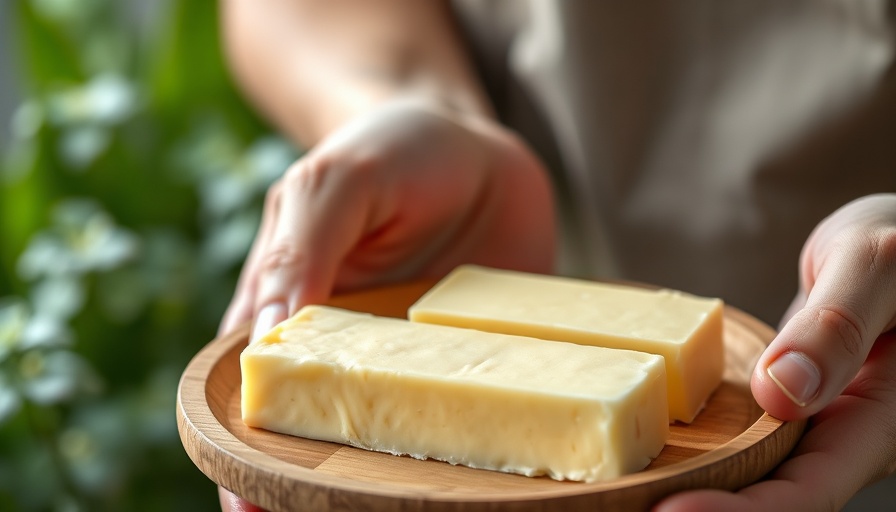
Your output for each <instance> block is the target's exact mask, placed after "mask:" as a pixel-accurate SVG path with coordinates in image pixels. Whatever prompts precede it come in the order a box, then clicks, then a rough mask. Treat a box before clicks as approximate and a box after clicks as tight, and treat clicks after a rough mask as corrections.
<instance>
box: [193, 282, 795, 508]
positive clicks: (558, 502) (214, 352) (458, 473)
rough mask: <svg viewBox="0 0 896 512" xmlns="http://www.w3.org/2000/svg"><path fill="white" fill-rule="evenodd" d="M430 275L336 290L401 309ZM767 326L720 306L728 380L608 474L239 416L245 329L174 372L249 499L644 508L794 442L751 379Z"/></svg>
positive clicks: (376, 307) (204, 440) (361, 307)
mask: <svg viewBox="0 0 896 512" xmlns="http://www.w3.org/2000/svg"><path fill="white" fill-rule="evenodd" d="M432 284H433V283H432V282H418V283H412V284H408V285H401V286H392V287H387V288H381V289H377V290H371V291H366V292H360V293H355V294H351V295H345V296H342V297H337V298H335V299H334V300H333V301H332V302H331V304H332V305H335V306H339V307H344V308H346V309H353V310H357V311H367V312H370V313H374V314H378V315H384V316H395V317H404V316H405V314H406V311H407V308H408V306H409V305H410V304H412V303H413V302H414V301H415V300H416V299H417V298H418V297H420V295H422V294H423V292H424V291H426V290H427V289H429V287H430V286H431V285H432ZM773 335H774V332H773V331H772V329H771V328H769V327H768V326H766V325H765V324H763V323H761V322H759V321H758V320H756V319H754V318H752V317H750V316H749V315H747V314H745V313H743V312H740V311H738V310H736V309H734V308H730V307H728V308H726V310H725V330H724V336H725V348H726V371H725V376H724V382H723V383H722V385H721V386H720V387H719V389H718V390H717V391H716V392H715V393H714V394H713V396H712V397H711V398H710V401H709V403H708V404H707V406H706V408H705V409H704V410H703V412H702V413H700V415H699V416H698V417H697V419H696V421H695V422H694V423H692V424H690V425H680V424H675V425H672V427H671V435H670V439H669V442H668V443H667V444H666V447H665V448H664V449H663V451H662V452H661V453H660V455H659V457H658V458H657V459H656V460H654V461H653V463H652V464H651V465H650V466H648V467H647V468H646V469H645V470H643V471H641V472H639V473H635V474H632V475H627V476H624V477H621V478H618V479H616V480H612V481H610V482H600V483H593V484H585V483H577V482H557V481H554V480H551V479H549V478H528V477H524V476H517V475H510V474H504V473H497V472H492V471H484V470H475V469H470V468H466V467H463V466H452V465H450V464H447V463H444V462H438V461H432V460H426V461H420V460H416V459H413V458H409V457H396V456H393V455H387V454H382V453H375V452H369V451H366V450H361V449H357V448H352V447H349V446H343V445H339V444H333V443H327V442H322V441H314V440H309V439H303V438H297V437H291V436H286V435H282V434H276V433H273V432H268V431H265V430H260V429H253V428H249V427H247V426H245V425H244V424H243V422H242V420H241V419H240V368H239V354H240V352H241V351H242V350H243V348H244V347H245V346H246V343H247V336H248V327H244V328H243V329H241V330H239V331H238V332H235V333H233V334H231V335H229V336H225V337H222V338H219V339H216V340H214V341H212V342H211V343H209V344H208V345H207V346H206V347H205V348H204V349H203V350H202V351H200V352H199V353H198V354H197V355H196V357H195V358H194V359H193V360H192V361H191V362H190V364H189V366H188V367H187V369H186V370H185V371H184V374H183V376H182V378H181V382H180V386H179V388H178V396H177V420H178V429H179V431H180V436H181V441H182V442H183V445H184V448H185V449H186V451H187V453H188V454H189V456H190V458H191V459H192V460H193V462H194V463H195V464H196V466H198V467H199V469H200V470H202V472H203V473H205V474H206V475H207V476H208V477H209V478H210V479H212V480H213V481H215V482H216V483H218V484H219V485H221V486H223V487H225V488H227V489H230V490H231V491H233V492H235V493H236V494H237V495H239V496H242V497H244V498H245V499H247V500H248V501H250V502H252V503H255V504H258V505H260V506H262V507H265V508H267V509H269V510H273V511H285V510H296V509H298V510H403V511H412V510H427V511H429V510H465V511H466V510H548V509H551V510H558V509H563V510H565V511H571V510H585V509H588V510H597V509H599V510H602V511H608V510H625V511H632V510H643V509H647V508H649V507H650V506H651V505H653V504H654V503H656V502H657V501H658V500H659V499H661V498H663V497H664V496H667V495H669V494H672V493H675V492H677V491H681V490H685V489H695V488H704V487H712V488H719V489H729V490H733V489H738V488H740V487H743V486H745V485H747V484H749V483H751V482H754V481H756V480H758V479H760V478H761V477H762V476H763V475H765V474H766V473H767V472H768V471H769V470H771V469H772V468H774V467H775V466H776V465H777V464H778V463H779V462H780V461H781V460H782V459H783V458H784V457H785V456H786V455H787V453H789V452H790V450H791V448H793V446H794V445H795V444H796V442H797V441H798V439H799V437H800V435H801V434H802V431H803V428H804V426H805V423H804V422H782V421H779V420H777V419H775V418H772V417H770V416H768V415H767V414H765V413H764V412H763V411H762V410H761V409H760V408H759V406H758V405H757V404H756V402H755V401H754V400H753V397H752V395H751V394H750V389H749V380H750V373H751V369H752V368H753V366H754V364H755V361H756V359H757V358H758V357H759V355H760V354H761V353H762V350H763V349H764V348H765V346H766V344H767V343H768V342H769V341H770V340H771V338H772V337H773Z"/></svg>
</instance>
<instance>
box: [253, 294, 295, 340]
mask: <svg viewBox="0 0 896 512" xmlns="http://www.w3.org/2000/svg"><path fill="white" fill-rule="evenodd" d="M286 317H287V311H286V305H285V304H283V303H280V302H273V303H271V304H268V305H267V306H265V307H263V308H261V311H259V312H258V316H256V317H255V326H254V327H252V340H251V341H252V343H254V342H255V341H257V340H258V339H259V338H261V337H262V336H264V335H265V334H267V333H268V331H270V330H271V329H272V328H273V327H274V326H275V325H277V324H279V323H280V322H282V321H283V320H286Z"/></svg>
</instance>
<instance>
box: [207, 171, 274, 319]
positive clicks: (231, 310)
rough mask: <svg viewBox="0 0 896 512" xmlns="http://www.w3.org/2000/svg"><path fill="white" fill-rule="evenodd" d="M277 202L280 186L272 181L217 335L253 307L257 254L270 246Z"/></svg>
mask: <svg viewBox="0 0 896 512" xmlns="http://www.w3.org/2000/svg"><path fill="white" fill-rule="evenodd" d="M279 203H280V187H279V185H278V184H274V185H273V186H272V187H271V188H270V189H269V190H268V192H267V195H266V197H265V202H264V211H263V212H262V217H261V225H260V226H259V228H258V234H257V235H256V236H255V241H254V242H253V243H252V247H251V249H250V250H249V256H248V257H247V258H246V261H245V263H244V264H243V268H242V271H241V272H240V277H239V279H238V280H237V285H236V291H235V292H234V295H233V299H231V301H230V304H229V305H228V307H227V310H226V311H225V313H224V316H223V318H222V320H221V324H220V325H219V327H218V336H222V335H224V334H227V333H229V332H231V331H233V330H234V329H236V328H237V327H238V326H240V325H241V324H243V323H246V322H248V321H249V320H251V319H252V316H253V312H254V311H253V308H254V306H255V293H256V290H257V288H258V267H259V263H258V262H259V260H260V259H261V255H262V254H264V252H265V248H266V247H268V245H270V240H271V238H272V236H273V233H274V225H275V222H274V220H275V219H276V217H277V212H278V211H279Z"/></svg>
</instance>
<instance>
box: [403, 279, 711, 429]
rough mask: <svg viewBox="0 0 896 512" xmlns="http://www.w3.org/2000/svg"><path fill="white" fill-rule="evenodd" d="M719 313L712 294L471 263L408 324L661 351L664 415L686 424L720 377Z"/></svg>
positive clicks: (415, 310)
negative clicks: (666, 382)
mask: <svg viewBox="0 0 896 512" xmlns="http://www.w3.org/2000/svg"><path fill="white" fill-rule="evenodd" d="M722 316H723V303H722V301H721V300H719V299H708V298H703V297H696V296H694V295H689V294H685V293H682V292H678V291H673V290H647V289H642V288H636V287H631V286H621V285H609V284H601V283H596V282H593V281H584V280H578V279H570V278H564V277H557V276H545V275H537V274H527V273H521V272H513V271H506V270H496V269H490V268H485V267H478V266H473V265H467V266H461V267H458V268H457V269H455V270H454V271H453V272H452V273H451V274H449V275H448V276H446V277H445V278H444V279H443V280H442V281H440V282H439V283H438V284H437V285H436V286H434V287H433V289H432V290H430V291H429V292H428V293H427V294H425V295H424V296H423V297H422V298H421V299H420V300H419V301H418V302H417V303H416V304H414V305H413V306H411V308H410V310H409V311H408V317H409V318H410V319H411V320H412V321H414V322H427V323H433V324H444V325H452V326H457V327H466V328H472V329H480V330H483V331H490V332H500V333H506V334H517V335H522V336H531V337H535V338H542V339H546V340H558V341H567V342H572V343H578V344H583V345H595V346H602V347H610V348H620V349H627V350H637V351H641V352H649V353H651V354H658V355H661V356H663V357H664V358H665V361H666V375H667V377H668V379H669V385H668V391H669V419H670V420H679V421H682V422H685V423H690V422H692V421H693V420H694V418H695V417H696V415H697V414H698V413H699V412H700V410H701V409H702V408H703V406H704V405H705V403H706V401H707V400H708V398H709V396H710V395H711V394H712V392H713V391H714V390H715V389H716V387H718V385H719V383H720V382H721V380H722V371H723V367H724V346H723V343H722Z"/></svg>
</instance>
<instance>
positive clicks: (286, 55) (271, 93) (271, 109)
mask: <svg viewBox="0 0 896 512" xmlns="http://www.w3.org/2000/svg"><path fill="white" fill-rule="evenodd" d="M222 14H223V27H224V38H225V47H226V51H227V55H228V59H229V62H230V64H231V68H232V71H233V73H234V75H235V77H236V79H237V81H238V82H239V84H240V85H241V86H242V87H243V89H244V90H245V91H246V93H247V95H248V96H249V97H250V99H251V100H252V101H253V102H254V103H255V104H256V106H257V107H258V108H259V109H260V110H261V111H262V112H263V113H264V114H265V115H266V116H268V118H269V119H270V120H271V121H272V122H274V123H275V124H276V125H278V127H279V128H280V129H281V130H283V131H284V132H285V133H286V134H287V135H289V136H290V137H291V138H293V140H295V141H296V142H298V143H300V144H302V145H304V146H311V145H313V144H315V143H316V142H318V141H319V140H320V139H321V138H322V137H324V136H325V135H326V134H328V133H329V132H331V131H332V130H333V129H335V128H336V127H338V126H340V125H341V124H343V123H344V122H345V121H347V120H348V119H350V118H352V117H354V116H355V115H357V114H359V113H361V112H364V111H365V110H368V109H370V108H372V107H374V106H376V105H378V104H380V103H382V102H384V101H387V100H390V99H394V98H397V97H415V98H418V99H421V100H423V101H427V102H432V103H433V104H436V105H439V106H441V107H444V108H446V109H450V110H453V111H456V112H458V113H461V114H476V115H488V116H490V115H491V110H490V107H489V105H488V102H487V100H486V99H485V94H484V93H483V91H482V88H481V86H480V85H479V83H478V80H477V79H476V77H475V75H474V73H473V71H472V69H471V65H470V63H469V61H468V58H467V56H466V55H465V53H464V46H463V44H461V41H460V38H459V35H458V34H457V32H456V29H455V27H454V25H453V19H452V18H451V16H450V13H449V10H448V7H447V6H446V5H445V4H444V3H443V2H437V1H433V0H424V1H420V0H227V1H225V2H223V4H222Z"/></svg>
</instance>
